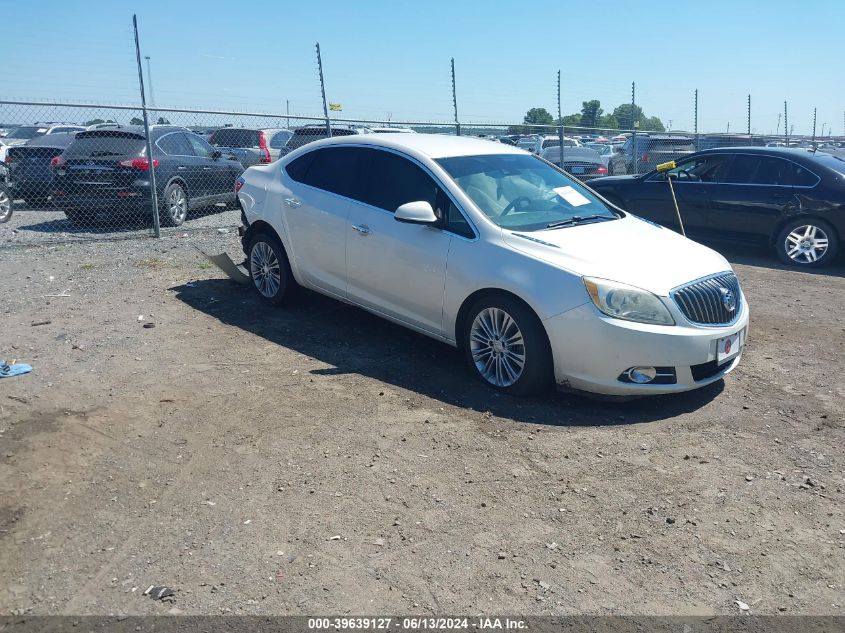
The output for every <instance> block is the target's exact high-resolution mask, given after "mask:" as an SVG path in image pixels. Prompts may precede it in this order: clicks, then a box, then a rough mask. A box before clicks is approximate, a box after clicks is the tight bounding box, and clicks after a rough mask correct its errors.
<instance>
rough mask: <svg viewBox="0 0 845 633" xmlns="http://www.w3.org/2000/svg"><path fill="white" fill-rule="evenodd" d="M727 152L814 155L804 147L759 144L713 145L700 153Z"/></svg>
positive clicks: (794, 155) (789, 156) (787, 156)
mask: <svg viewBox="0 0 845 633" xmlns="http://www.w3.org/2000/svg"><path fill="white" fill-rule="evenodd" d="M725 152H737V153H743V154H767V155H769V156H783V157H784V158H796V157H807V156H812V152H810V151H807V149H806V148H803V147H760V146H759V145H749V146H742V145H738V146H734V147H711V148H708V149H703V150H701V151H700V152H699V154H720V153H721V154H723V153H725Z"/></svg>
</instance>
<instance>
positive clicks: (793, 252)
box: [775, 218, 839, 268]
mask: <svg viewBox="0 0 845 633" xmlns="http://www.w3.org/2000/svg"><path fill="white" fill-rule="evenodd" d="M775 250H776V251H777V254H778V257H780V259H781V261H783V262H785V263H787V264H791V265H793V266H800V267H802V268H816V267H819V266H826V265H827V264H829V263H830V262H832V261H833V260H834V259H835V258H836V252H837V251H838V250H839V239H838V237H837V236H836V231H834V229H833V227H832V226H830V225H829V224H828V223H827V222H825V221H823V220H817V219H815V218H804V219H798V220H793V221H792V222H790V223H789V224H787V225H786V226H784V227H783V229H782V230H781V232H780V234H779V235H778V237H777V241H776V242H775Z"/></svg>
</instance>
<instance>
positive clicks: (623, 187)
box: [590, 147, 845, 267]
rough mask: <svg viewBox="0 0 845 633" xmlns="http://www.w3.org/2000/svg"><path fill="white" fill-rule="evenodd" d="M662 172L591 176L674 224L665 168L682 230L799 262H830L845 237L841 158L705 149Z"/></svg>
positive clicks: (612, 194) (645, 212)
mask: <svg viewBox="0 0 845 633" xmlns="http://www.w3.org/2000/svg"><path fill="white" fill-rule="evenodd" d="M676 162H677V167H676V168H675V169H673V170H671V171H669V172H663V173H660V172H651V173H648V174H645V175H643V176H620V177H612V176H611V177H609V178H601V179H598V180H594V181H592V182H591V183H590V187H591V188H593V189H594V190H595V191H597V192H599V193H600V194H601V195H603V196H604V197H605V198H607V199H608V200H609V201H610V202H612V203H614V204H616V205H617V206H619V207H620V208H622V209H625V210H627V211H630V212H631V213H635V214H637V215H640V216H642V217H644V218H647V219H649V220H652V221H654V222H657V223H659V224H662V225H663V226H666V227H669V228H672V229H675V230H678V228H679V227H678V222H677V219H676V211H675V207H674V204H673V202H672V197H671V193H670V191H669V186H668V184H667V182H666V178H667V173H668V174H670V175H671V177H672V183H673V185H674V189H675V195H676V196H677V200H678V205H679V207H680V210H681V218H682V219H683V222H684V228H685V229H686V232H687V234H688V235H690V236H691V237H694V238H696V239H701V240H705V241H708V240H712V241H730V242H738V243H742V244H754V245H760V246H765V247H768V248H772V249H774V251H775V252H776V253H777V255H778V257H779V258H780V259H781V260H782V261H784V262H786V263H788V264H792V265H795V266H800V267H814V266H824V265H826V264H829V263H831V262H832V261H833V259H834V258H835V257H836V253H837V251H838V249H839V244H840V240H841V239H842V237H843V236H845V159H843V158H840V157H836V156H832V155H830V154H825V153H822V152H815V153H813V152H808V151H806V150H802V149H791V148H777V147H738V148H720V149H712V150H705V151H703V152H699V153H696V154H692V155H691V156H687V157H685V158H683V159H680V160H678V161H676Z"/></svg>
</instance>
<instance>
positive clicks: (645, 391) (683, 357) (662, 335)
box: [544, 297, 749, 396]
mask: <svg viewBox="0 0 845 633" xmlns="http://www.w3.org/2000/svg"><path fill="white" fill-rule="evenodd" d="M741 306H742V307H741V312H740V314H739V316H738V317H737V319H736V320H735V321H734V322H733V323H732V324H730V325H727V326H718V327H701V326H693V325H691V324H689V323H688V322H687V321H686V320H685V319H684V318H683V316H682V315H680V313H679V311H677V310H676V309H672V310H671V312H672V315H673V317H675V322H676V323H677V324H678V325H674V326H661V325H647V324H645V323H634V322H632V321H623V320H620V319H614V318H611V317H608V316H605V315H604V314H602V313H601V312H599V310H598V309H596V307H595V306H593V304H592V303H588V304H584V305H582V306H580V307H578V308H574V309H572V310H570V311H568V312H564V313H563V314H559V315H557V316H555V317H552V318H550V319H547V320H546V321H544V325H545V326H546V332H547V333H548V336H549V341H550V343H551V347H552V354H553V356H554V366H555V381H556V382H557V384H558V385H560V386H562V387H569V388H572V389H577V390H582V391H590V392H593V393H600V394H607V395H619V396H631V395H649V394H661V393H677V392H681V391H690V390H692V389H698V388H700V387H704V386H706V385H709V384H710V383H713V382H715V381H717V380H719V379H721V378H722V377H724V376H725V375H726V374H727V373H728V372H730V371H731V370H733V369H734V367H736V366H737V364H738V363H739V359H740V358H741V357H742V352H740V354H739V355H737V356H734V357H732V358H730V359H728V360H726V361H725V362H724V363H723V364H721V365H716V359H717V350H716V347H717V341H718V340H719V339H722V338H725V337H728V336H732V335H733V334H736V333H737V332H740V331H741V330H745V332H744V335H743V337H742V338H743V343H744V342H745V340H746V339H747V336H748V330H747V327H748V314H749V313H748V307H747V303H746V301H745V297H743V298H742V302H741ZM638 366H652V367H673V368H674V369H675V375H676V381H675V383H674V384H634V383H630V382H623V381H621V380H620V379H619V376H620V375H621V374H622V372H624V371H625V370H626V369H628V368H630V367H638ZM702 366H704V367H702ZM693 372H695V373H696V375H698V376H699V377H700V378H699V379H698V380H696V379H695V378H694V377H693ZM702 375H705V376H706V377H701V376H702Z"/></svg>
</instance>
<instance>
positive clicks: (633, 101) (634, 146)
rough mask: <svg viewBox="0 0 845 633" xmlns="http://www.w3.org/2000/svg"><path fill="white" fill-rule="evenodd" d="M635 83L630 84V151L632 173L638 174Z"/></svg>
mask: <svg viewBox="0 0 845 633" xmlns="http://www.w3.org/2000/svg"><path fill="white" fill-rule="evenodd" d="M636 113H637V83H636V82H635V81H632V82H631V129H632V130H633V132H632V136H631V149H632V151H633V156H634V173H635V174H639V173H640V162H639V160H638V158H639V157H638V156H637V121H636V118H637V116H636Z"/></svg>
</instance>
